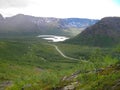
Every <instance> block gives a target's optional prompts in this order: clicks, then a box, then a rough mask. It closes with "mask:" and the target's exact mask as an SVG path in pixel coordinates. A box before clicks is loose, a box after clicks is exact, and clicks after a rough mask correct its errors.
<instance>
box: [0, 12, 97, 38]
mask: <svg viewBox="0 0 120 90" xmlns="http://www.w3.org/2000/svg"><path fill="white" fill-rule="evenodd" d="M97 21H98V20H91V19H80V18H66V19H60V18H51V17H34V16H29V15H23V14H18V15H15V16H12V17H7V18H3V16H2V15H0V36H1V37H5V36H21V35H23V36H25V35H39V34H54V35H67V34H69V33H72V31H74V32H76V31H77V30H76V31H75V30H74V29H72V30H71V28H76V29H78V30H79V29H81V28H86V27H88V26H90V25H93V24H95V23H96V22H97ZM69 29H70V30H69ZM66 30H67V31H66Z"/></svg>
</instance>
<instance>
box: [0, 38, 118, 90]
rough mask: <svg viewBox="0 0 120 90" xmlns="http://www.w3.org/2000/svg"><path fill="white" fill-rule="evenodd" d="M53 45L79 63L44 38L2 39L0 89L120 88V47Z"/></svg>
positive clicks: (76, 89)
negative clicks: (59, 51)
mask: <svg viewBox="0 0 120 90" xmlns="http://www.w3.org/2000/svg"><path fill="white" fill-rule="evenodd" d="M51 44H56V45H57V46H58V48H59V49H60V50H61V51H62V52H63V53H64V54H65V55H67V56H69V57H73V58H77V59H79V60H78V61H75V60H69V59H66V58H64V57H62V56H61V55H60V54H59V53H58V52H57V51H56V49H55V48H54V47H52V46H50V45H47V42H45V41H42V40H40V39H39V40H38V39H35V38H31V39H30V38H29V39H28V38H17V39H12V38H11V39H1V40H0V89H1V90H60V89H65V88H70V86H71V88H73V89H75V90H80V89H84V90H111V88H114V90H119V89H120V87H119V84H120V83H119V80H120V46H119V45H118V46H117V47H114V48H99V47H88V46H79V45H70V44H62V43H51ZM81 60H85V61H86V62H83V61H81ZM73 89H72V90H73ZM66 90H68V89H66Z"/></svg>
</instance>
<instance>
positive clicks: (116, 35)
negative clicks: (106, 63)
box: [66, 17, 120, 47]
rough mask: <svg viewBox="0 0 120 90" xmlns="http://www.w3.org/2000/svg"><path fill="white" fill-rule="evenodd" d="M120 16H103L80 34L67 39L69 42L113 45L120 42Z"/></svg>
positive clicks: (103, 45) (104, 45)
mask: <svg viewBox="0 0 120 90" xmlns="http://www.w3.org/2000/svg"><path fill="white" fill-rule="evenodd" d="M119 27H120V18H119V17H108V18H103V19H102V20H100V21H99V22H97V23H96V24H95V25H93V26H91V27H88V28H87V29H86V30H84V31H83V32H82V33H80V34H79V35H78V36H76V37H74V38H72V39H70V40H67V41H66V42H68V43H73V44H80V45H88V46H98V47H112V46H116V45H117V44H119V43H120V29H119Z"/></svg>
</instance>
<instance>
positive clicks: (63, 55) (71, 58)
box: [47, 44, 88, 62]
mask: <svg viewBox="0 0 120 90" xmlns="http://www.w3.org/2000/svg"><path fill="white" fill-rule="evenodd" d="M47 45H50V46H53V47H54V48H55V49H56V50H57V52H58V53H59V54H60V55H61V56H62V57H64V58H66V59H70V60H76V61H82V62H88V61H85V60H80V59H76V58H73V57H69V56H66V55H65V54H64V53H63V52H62V51H61V50H60V49H59V48H58V46H56V45H54V44H47Z"/></svg>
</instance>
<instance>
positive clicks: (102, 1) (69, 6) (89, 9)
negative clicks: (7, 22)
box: [0, 0, 120, 19]
mask: <svg viewBox="0 0 120 90" xmlns="http://www.w3.org/2000/svg"><path fill="white" fill-rule="evenodd" d="M0 13H1V14H3V16H4V17H8V16H13V15H16V14H26V15H32V16H39V17H58V18H69V17H78V18H92V19H100V18H103V17H106V16H120V0H0Z"/></svg>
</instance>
